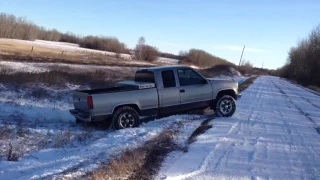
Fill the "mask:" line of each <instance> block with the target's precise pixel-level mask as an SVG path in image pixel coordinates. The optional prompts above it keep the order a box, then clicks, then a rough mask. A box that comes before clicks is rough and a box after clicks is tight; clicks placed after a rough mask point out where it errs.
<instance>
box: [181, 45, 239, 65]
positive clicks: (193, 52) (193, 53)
mask: <svg viewBox="0 0 320 180" xmlns="http://www.w3.org/2000/svg"><path fill="white" fill-rule="evenodd" d="M180 56H185V59H184V60H183V61H184V62H186V63H188V62H189V63H192V64H195V65H197V66H200V67H212V66H215V65H218V64H226V65H234V64H232V63H231V62H229V61H227V60H225V59H222V58H219V57H217V56H214V55H212V54H210V53H207V52H206V51H203V50H200V49H190V50H189V51H187V52H180Z"/></svg>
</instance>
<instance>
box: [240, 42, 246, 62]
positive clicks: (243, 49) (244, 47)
mask: <svg viewBox="0 0 320 180" xmlns="http://www.w3.org/2000/svg"><path fill="white" fill-rule="evenodd" d="M245 48H246V46H245V45H244V46H243V49H242V53H241V57H240V61H239V66H240V65H241V60H242V56H243V52H244V49H245Z"/></svg>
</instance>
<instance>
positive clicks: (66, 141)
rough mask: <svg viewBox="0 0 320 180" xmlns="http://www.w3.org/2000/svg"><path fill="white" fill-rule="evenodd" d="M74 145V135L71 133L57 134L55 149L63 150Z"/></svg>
mask: <svg viewBox="0 0 320 180" xmlns="http://www.w3.org/2000/svg"><path fill="white" fill-rule="evenodd" d="M71 143H72V134H71V132H70V131H62V132H61V133H59V134H57V135H56V137H55V138H54V140H53V147H54V148H61V147H64V146H66V145H70V144H71Z"/></svg>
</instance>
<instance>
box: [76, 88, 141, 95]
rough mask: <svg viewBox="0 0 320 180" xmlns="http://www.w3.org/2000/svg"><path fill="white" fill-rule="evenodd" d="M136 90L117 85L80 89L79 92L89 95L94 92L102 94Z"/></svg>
mask: <svg viewBox="0 0 320 180" xmlns="http://www.w3.org/2000/svg"><path fill="white" fill-rule="evenodd" d="M133 90H136V89H134V88H132V87H129V86H127V87H125V86H116V87H110V88H100V89H90V90H80V91H78V92H81V93H86V94H88V95H92V94H102V93H115V92H123V91H133Z"/></svg>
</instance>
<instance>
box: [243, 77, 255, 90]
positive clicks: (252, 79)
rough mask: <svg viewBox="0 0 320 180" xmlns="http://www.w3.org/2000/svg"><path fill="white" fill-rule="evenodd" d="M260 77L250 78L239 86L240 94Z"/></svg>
mask: <svg viewBox="0 0 320 180" xmlns="http://www.w3.org/2000/svg"><path fill="white" fill-rule="evenodd" d="M257 78H258V76H255V77H251V78H248V79H247V80H245V81H244V82H243V83H241V84H239V92H242V91H244V90H246V89H247V88H248V87H249V86H250V85H251V84H252V83H253V82H254V81H255V80H256V79H257Z"/></svg>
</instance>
